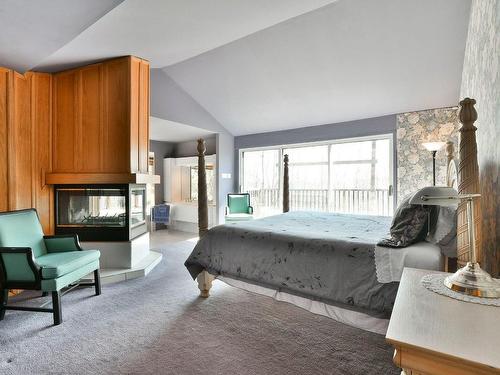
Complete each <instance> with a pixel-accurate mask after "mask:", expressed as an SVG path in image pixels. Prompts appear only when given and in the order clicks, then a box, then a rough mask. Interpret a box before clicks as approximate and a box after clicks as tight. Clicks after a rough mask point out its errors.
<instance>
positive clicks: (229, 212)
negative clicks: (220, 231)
mask: <svg viewBox="0 0 500 375" xmlns="http://www.w3.org/2000/svg"><path fill="white" fill-rule="evenodd" d="M252 219H253V207H252V206H251V205H250V194H248V193H231V194H228V195H227V206H226V222H231V221H246V220H252Z"/></svg>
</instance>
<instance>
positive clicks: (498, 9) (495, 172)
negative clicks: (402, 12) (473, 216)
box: [460, 0, 500, 277]
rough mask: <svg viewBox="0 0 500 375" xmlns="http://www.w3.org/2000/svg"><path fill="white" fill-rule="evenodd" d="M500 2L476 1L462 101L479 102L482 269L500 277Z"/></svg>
mask: <svg viewBox="0 0 500 375" xmlns="http://www.w3.org/2000/svg"><path fill="white" fill-rule="evenodd" d="M499 36H500V0H473V1H472V5H471V14H470V20H469V31H468V35H467V44H466V48H465V59H464V68H463V72H462V87H461V90H460V98H461V99H463V98H465V97H469V98H473V99H476V102H477V104H476V110H477V121H476V123H475V125H476V127H477V131H476V138H477V152H478V163H479V181H480V185H481V195H482V196H481V208H482V210H481V211H482V218H481V221H482V231H481V233H482V243H481V248H482V259H480V262H481V266H482V267H483V268H484V269H486V270H487V271H488V272H490V273H491V274H492V276H495V277H498V276H499V274H500V250H499V248H498V247H499V244H500V227H499V224H498V221H499V220H500V183H499V180H498V176H499V174H500V147H499V145H500V43H499Z"/></svg>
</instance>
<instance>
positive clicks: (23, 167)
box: [8, 72, 33, 210]
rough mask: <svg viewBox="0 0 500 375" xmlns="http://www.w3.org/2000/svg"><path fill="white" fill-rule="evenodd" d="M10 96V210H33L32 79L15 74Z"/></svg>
mask: <svg viewBox="0 0 500 375" xmlns="http://www.w3.org/2000/svg"><path fill="white" fill-rule="evenodd" d="M11 77H12V91H11V95H9V126H8V132H9V136H8V138H9V145H8V152H9V209H11V210H19V209H23V208H30V207H33V202H32V198H33V197H32V186H31V184H32V168H33V167H32V157H33V155H32V138H33V136H32V126H31V85H30V79H29V77H26V76H23V75H22V74H19V73H17V72H12V75H11Z"/></svg>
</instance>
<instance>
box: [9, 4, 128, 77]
mask: <svg viewBox="0 0 500 375" xmlns="http://www.w3.org/2000/svg"><path fill="white" fill-rule="evenodd" d="M122 1H123V0H85V1H81V0H37V1H33V0H2V1H1V2H0V66H4V67H8V68H11V69H15V70H17V71H19V72H24V71H26V70H29V69H31V68H33V67H35V66H36V65H37V64H39V63H40V61H42V60H43V59H44V58H46V57H48V56H49V55H51V54H52V53H54V52H55V51H57V50H58V49H59V48H60V47H62V46H64V45H65V44H66V43H68V42H69V41H71V39H73V38H74V37H75V36H77V35H78V34H79V33H81V32H82V31H83V30H85V29H86V28H87V27H88V26H90V25H91V24H92V23H94V22H95V21H96V20H97V19H99V18H100V17H102V16H103V15H104V14H106V13H107V12H108V11H109V10H110V9H112V8H113V7H115V6H116V5H118V4H119V3H121V2H122Z"/></svg>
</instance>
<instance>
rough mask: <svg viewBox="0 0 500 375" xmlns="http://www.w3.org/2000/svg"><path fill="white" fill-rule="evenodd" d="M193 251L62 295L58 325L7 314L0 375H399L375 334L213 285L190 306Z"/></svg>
mask: <svg viewBox="0 0 500 375" xmlns="http://www.w3.org/2000/svg"><path fill="white" fill-rule="evenodd" d="M193 246H194V243H193V242H190V241H183V242H176V243H173V244H168V245H165V246H162V248H161V249H159V250H160V251H162V253H163V255H164V257H163V260H162V262H161V263H160V264H159V265H158V266H157V267H156V268H155V269H154V270H153V271H152V272H151V273H150V274H149V275H148V276H147V277H146V278H143V279H136V280H130V281H126V282H121V283H115V284H109V285H104V286H103V294H102V295H101V296H99V297H95V296H94V295H93V290H92V289H78V290H76V291H73V292H71V293H68V294H67V295H65V296H64V297H63V324H62V325H60V326H57V327H54V326H52V325H51V324H52V315H51V314H44V313H26V312H17V311H7V313H6V316H5V319H4V320H3V321H2V322H0V374H2V375H4V374H5V375H10V374H22V375H27V374H186V375H189V374H242V375H245V374H252V375H254V374H277V375H279V374H301V375H306V374H384V375H387V374H399V372H400V371H399V370H398V369H397V368H396V367H395V366H394V365H393V363H392V353H393V351H392V349H391V347H390V346H389V345H388V344H387V343H385V341H384V337H383V336H381V335H377V334H374V333H370V332H366V331H362V330H360V329H357V328H353V327H349V326H347V325H344V324H341V323H338V322H335V321H334V320H332V319H329V318H326V317H322V316H318V315H314V314H311V313H309V312H307V311H305V310H303V309H300V308H298V307H295V306H293V305H290V304H287V303H283V302H277V301H275V300H273V299H272V298H269V297H264V296H260V295H255V294H252V293H249V292H245V291H242V290H239V289H236V288H232V287H229V286H227V285H225V284H223V283H222V282H220V281H215V282H214V286H213V288H212V295H211V296H210V297H209V298H208V299H202V298H199V297H198V289H197V284H196V283H195V282H194V281H193V280H192V279H191V278H190V276H189V274H188V272H187V270H186V269H185V268H184V266H183V262H184V260H185V259H186V258H187V256H188V255H189V253H190V251H191V249H192V248H193ZM26 297H27V294H26V293H23V294H21V295H20V296H17V297H16V298H17V299H18V300H20V299H24V300H25V299H26ZM46 300H47V298H41V297H40V298H36V299H30V300H28V301H24V302H23V303H24V304H26V303H29V304H40V303H42V302H44V301H46Z"/></svg>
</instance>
